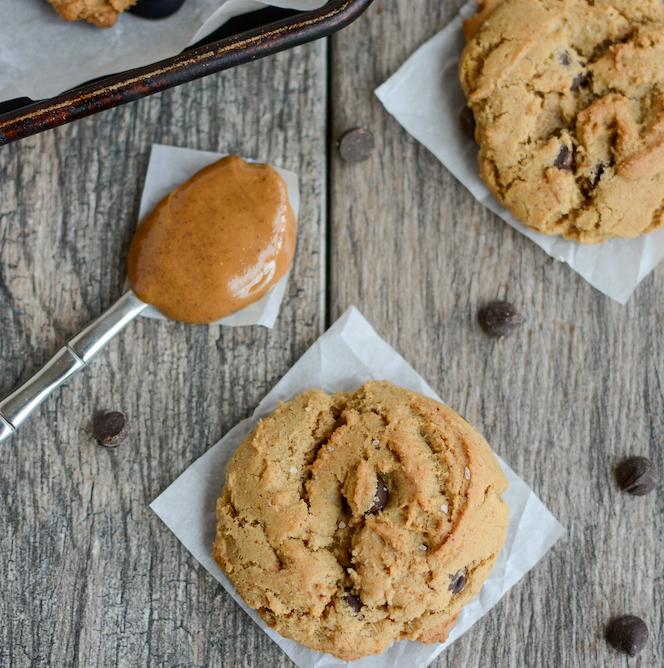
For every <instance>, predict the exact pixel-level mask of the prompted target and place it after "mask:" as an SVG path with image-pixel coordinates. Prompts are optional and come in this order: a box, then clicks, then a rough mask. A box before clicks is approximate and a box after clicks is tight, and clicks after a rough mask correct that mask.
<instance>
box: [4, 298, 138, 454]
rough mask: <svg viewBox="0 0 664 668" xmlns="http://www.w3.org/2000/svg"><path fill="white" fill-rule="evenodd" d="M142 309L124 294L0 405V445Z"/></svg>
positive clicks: (136, 302)
mask: <svg viewBox="0 0 664 668" xmlns="http://www.w3.org/2000/svg"><path fill="white" fill-rule="evenodd" d="M146 307H147V304H146V303H145V302H143V301H141V300H140V299H139V298H138V297H137V296H136V295H135V294H134V293H133V292H132V291H131V290H129V292H125V294H124V295H122V297H120V299H118V301H116V302H115V304H113V306H111V307H110V308H109V309H108V310H107V311H105V312H104V313H102V315H100V316H99V317H98V318H97V319H96V320H95V321H94V322H93V323H91V324H90V325H88V326H87V327H86V328H85V329H84V330H83V331H82V332H81V333H80V334H77V335H76V336H75V337H74V338H73V339H71V340H70V341H68V342H67V343H65V345H64V346H63V347H62V348H60V350H58V352H57V353H55V355H54V356H53V357H52V358H51V359H50V360H49V361H48V362H47V363H46V364H45V365H44V366H43V367H42V368H41V369H40V370H39V371H37V373H36V374H35V375H34V376H32V378H30V380H28V381H27V382H26V383H24V384H23V385H21V386H20V387H18V388H17V389H15V390H14V391H13V392H12V393H11V394H10V395H9V396H8V397H7V398H6V399H3V400H2V401H0V442H2V441H5V440H7V439H8V438H9V437H10V436H11V435H12V434H13V433H14V432H15V431H16V430H17V429H18V427H20V426H21V425H22V424H23V423H24V422H25V421H26V420H27V419H28V417H29V416H30V414H31V413H32V412H33V411H34V410H35V409H36V408H37V406H39V405H40V404H41V403H42V402H43V401H44V400H45V399H46V398H47V397H48V396H49V395H50V394H51V392H53V391H54V390H56V389H57V388H58V387H60V386H61V385H63V384H64V383H65V382H66V381H68V380H69V379H70V378H71V377H72V376H73V375H74V374H76V373H78V372H79V371H80V370H81V369H84V368H85V367H86V366H87V365H88V364H89V363H90V361H91V360H92V358H93V357H94V356H95V355H96V354H97V353H98V352H99V351H100V350H101V349H102V348H103V347H104V346H105V345H106V344H107V343H108V342H109V341H110V340H111V339H112V338H113V337H114V336H115V335H116V334H117V333H118V332H121V331H122V330H123V329H124V328H125V327H126V326H127V325H128V324H129V323H130V322H131V321H132V320H133V319H134V318H136V317H137V316H138V315H140V314H141V313H142V312H143V310H144V309H145V308H146Z"/></svg>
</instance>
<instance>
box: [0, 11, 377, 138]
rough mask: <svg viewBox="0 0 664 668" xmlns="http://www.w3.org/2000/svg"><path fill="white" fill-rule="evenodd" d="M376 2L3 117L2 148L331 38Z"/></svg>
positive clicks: (208, 49)
mask: <svg viewBox="0 0 664 668" xmlns="http://www.w3.org/2000/svg"><path fill="white" fill-rule="evenodd" d="M372 2H373V0H332V2H328V3H327V4H325V5H323V7H321V8H320V9H318V10H314V11H310V12H302V13H300V14H297V15H295V16H293V17H291V18H288V19H283V20H281V21H277V22H276V23H272V24H268V25H266V26H263V27H261V28H257V29H255V30H251V31H249V32H245V33H241V34H239V35H236V36H233V37H227V38H224V39H221V40H218V41H216V42H212V43H210V44H205V45H203V46H199V47H196V48H194V49H191V50H189V51H186V52H184V53H181V54H179V55H176V56H173V57H171V58H167V59H165V60H161V61H159V62H156V63H153V64H151V65H146V66H144V67H139V68H136V69H133V70H128V71H127V72H123V73H120V74H114V75H110V76H108V77H104V78H103V79H101V80H99V81H96V82H94V83H92V84H88V85H85V86H81V87H80V88H76V89H74V90H72V91H69V92H67V93H63V94H62V95H58V96H56V97H53V98H50V99H47V100H42V101H40V102H35V103H33V104H30V105H28V106H26V107H22V108H20V109H18V110H15V111H10V112H8V113H5V114H2V115H0V145H4V144H9V143H11V142H14V141H18V140H19V139H24V138H25V137H29V136H31V135H34V134H37V133H39V132H43V131H45V130H49V129H51V128H54V127H57V126H59V125H64V124H66V123H70V122H71V121H74V120H77V119H79V118H83V117H85V116H90V115H92V114H96V113H97V112H100V111H104V110H106V109H111V108H113V107H117V106H120V105H122V104H126V103H128V102H132V101H134V100H138V99H140V98H142V97H147V96H148V95H152V94H154V93H158V92H160V91H163V90H166V89H168V88H172V87H174V86H179V85H180V84H183V83H186V82H188V81H193V80H194V79H199V78H201V77H204V76H206V75H208V74H213V73H214V72H220V71H222V70H226V69H230V68H232V67H236V66H237V65H241V64H243V63H247V62H249V61H252V60H258V59H259V58H264V57H266V56H269V55H272V54H274V53H278V52H279V51H284V50H286V49H290V48H292V47H295V46H298V45H300V44H305V43H306V42H311V41H314V40H316V39H319V38H321V37H325V36H328V35H331V34H332V33H334V32H337V31H338V30H341V29H342V28H344V27H345V26H347V25H349V24H350V23H352V22H353V21H354V20H355V19H357V18H358V17H359V16H360V15H361V14H362V13H363V12H364V11H365V10H366V9H367V7H368V6H369V5H370V4H371V3H372Z"/></svg>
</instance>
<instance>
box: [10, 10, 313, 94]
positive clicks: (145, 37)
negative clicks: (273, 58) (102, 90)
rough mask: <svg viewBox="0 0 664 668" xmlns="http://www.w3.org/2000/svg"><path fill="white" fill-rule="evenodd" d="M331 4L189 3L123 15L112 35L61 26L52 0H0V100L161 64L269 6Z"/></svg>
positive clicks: (91, 28) (54, 91) (109, 31)
mask: <svg viewBox="0 0 664 668" xmlns="http://www.w3.org/2000/svg"><path fill="white" fill-rule="evenodd" d="M324 4H325V0H189V1H188V2H185V3H184V5H183V6H182V9H180V10H179V11H178V12H177V13H176V14H174V15H173V16H170V17H169V18H167V19H163V20H161V21H149V20H146V19H142V18H140V17H137V16H133V15H131V14H127V13H125V14H123V15H122V16H120V18H119V19H118V22H117V23H116V24H115V25H114V26H113V27H112V28H107V29H100V28H95V27H94V26H91V25H88V24H87V23H85V22H83V21H78V22H75V23H69V22H67V21H63V20H62V19H61V18H60V17H59V16H58V15H57V14H56V12H55V10H54V9H53V8H52V7H51V6H50V5H49V4H48V3H47V2H46V0H0V5H2V8H1V10H0V102H2V101H5V100H11V99H13V98H16V97H29V98H32V99H33V100H40V99H43V98H48V97H53V96H54V95H58V94H59V93H62V92H64V91H65V90H67V89H69V88H74V87H75V86H78V85H80V84H82V83H84V82H86V81H89V80H91V79H95V78H97V77H101V76H105V75H107V74H114V73H116V72H122V71H124V70H129V69H132V68H135V67H141V66H143V65H149V64H151V63H156V62H157V61H159V60H163V59H164V58H168V57H169V56H174V55H176V54H177V53H180V51H182V50H183V49H184V48H186V47H187V46H191V45H192V44H195V43H196V42H198V41H200V40H201V39H203V38H204V37H206V36H207V35H209V34H210V33H212V32H214V31H215V30H216V29H217V28H219V27H220V26H222V25H223V24H224V23H226V21H228V20H229V19H231V18H233V17H234V16H239V15H240V14H246V13H248V12H253V11H256V10H258V9H263V8H265V7H266V6H273V7H283V8H285V9H299V10H308V9H316V8H318V7H322V6H323V5H324Z"/></svg>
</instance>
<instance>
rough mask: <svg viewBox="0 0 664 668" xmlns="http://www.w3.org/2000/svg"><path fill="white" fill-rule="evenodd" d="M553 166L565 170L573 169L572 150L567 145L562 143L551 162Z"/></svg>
mask: <svg viewBox="0 0 664 668" xmlns="http://www.w3.org/2000/svg"><path fill="white" fill-rule="evenodd" d="M553 166H554V167H557V168H558V169H562V170H563V171H565V172H572V171H574V151H572V149H571V148H570V147H569V146H565V145H564V144H563V145H562V146H561V147H560V152H559V153H558V155H557V156H556V159H555V160H554V162H553Z"/></svg>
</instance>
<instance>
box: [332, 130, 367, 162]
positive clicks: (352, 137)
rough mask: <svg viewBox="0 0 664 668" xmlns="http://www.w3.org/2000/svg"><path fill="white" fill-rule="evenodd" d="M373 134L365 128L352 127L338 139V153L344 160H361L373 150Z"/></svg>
mask: <svg viewBox="0 0 664 668" xmlns="http://www.w3.org/2000/svg"><path fill="white" fill-rule="evenodd" d="M374 146H375V141H374V136H373V134H372V133H371V131H370V130H367V129H366V128H353V129H352V130H348V132H346V134H344V135H343V137H342V138H341V139H340V140H339V153H340V154H341V157H342V158H343V159H344V160H345V161H346V162H363V161H364V160H367V159H368V158H369V157H370V156H371V153H372V152H373V150H374Z"/></svg>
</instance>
